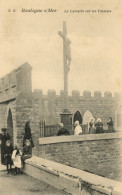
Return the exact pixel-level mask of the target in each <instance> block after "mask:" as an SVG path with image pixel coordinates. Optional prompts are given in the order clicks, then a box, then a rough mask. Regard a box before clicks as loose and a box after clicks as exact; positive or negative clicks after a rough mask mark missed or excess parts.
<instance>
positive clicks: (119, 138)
mask: <svg viewBox="0 0 122 195" xmlns="http://www.w3.org/2000/svg"><path fill="white" fill-rule="evenodd" d="M39 143H40V146H39V157H41V158H45V159H49V160H52V161H55V162H59V163H62V164H65V165H69V166H71V167H75V168H77V169H81V170H84V171H88V172H91V173H94V174H97V175H100V176H104V177H107V178H110V179H114V180H121V181H122V178H121V176H122V166H121V165H122V153H121V150H120V149H122V134H120V133H108V134H99V135H98V134H97V135H95V134H92V135H81V136H60V137H50V138H40V139H39Z"/></svg>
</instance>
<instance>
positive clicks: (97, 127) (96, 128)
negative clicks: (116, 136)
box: [57, 117, 114, 136]
mask: <svg viewBox="0 0 122 195" xmlns="http://www.w3.org/2000/svg"><path fill="white" fill-rule="evenodd" d="M74 124H75V128H74V135H81V134H82V133H83V130H82V127H81V125H80V124H79V121H78V120H76V121H75V123H74ZM59 126H60V130H59V131H58V133H57V136H60V135H70V132H69V131H68V130H67V129H66V128H64V125H63V123H60V124H59ZM107 126H108V131H107V132H108V133H110V132H114V122H113V120H112V118H111V117H110V118H109V120H108V122H107ZM89 133H91V134H92V133H104V129H103V123H102V120H101V119H100V118H98V119H97V120H96V122H95V120H94V119H93V118H92V119H91V121H90V123H89Z"/></svg>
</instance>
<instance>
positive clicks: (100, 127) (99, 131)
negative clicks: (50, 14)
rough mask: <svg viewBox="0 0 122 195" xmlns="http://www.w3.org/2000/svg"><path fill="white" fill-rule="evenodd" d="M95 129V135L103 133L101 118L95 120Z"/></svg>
mask: <svg viewBox="0 0 122 195" xmlns="http://www.w3.org/2000/svg"><path fill="white" fill-rule="evenodd" d="M95 127H96V133H104V130H103V123H102V120H101V118H98V119H97V122H96V124H95Z"/></svg>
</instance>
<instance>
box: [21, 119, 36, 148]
mask: <svg viewBox="0 0 122 195" xmlns="http://www.w3.org/2000/svg"><path fill="white" fill-rule="evenodd" d="M26 139H28V140H30V143H31V147H32V148H33V147H34V143H33V139H32V135H31V128H30V121H27V122H26V123H25V134H24V138H23V147H24V146H25V141H26Z"/></svg>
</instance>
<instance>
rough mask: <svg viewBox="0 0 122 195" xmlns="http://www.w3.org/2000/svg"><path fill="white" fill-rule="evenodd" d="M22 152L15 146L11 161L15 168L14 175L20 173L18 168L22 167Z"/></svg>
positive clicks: (17, 145)
mask: <svg viewBox="0 0 122 195" xmlns="http://www.w3.org/2000/svg"><path fill="white" fill-rule="evenodd" d="M21 156H22V152H21V150H20V149H19V144H15V147H14V150H13V153H12V160H13V164H14V166H15V170H14V174H15V175H16V174H18V173H21V171H20V168H21V167H22V161H21Z"/></svg>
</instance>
